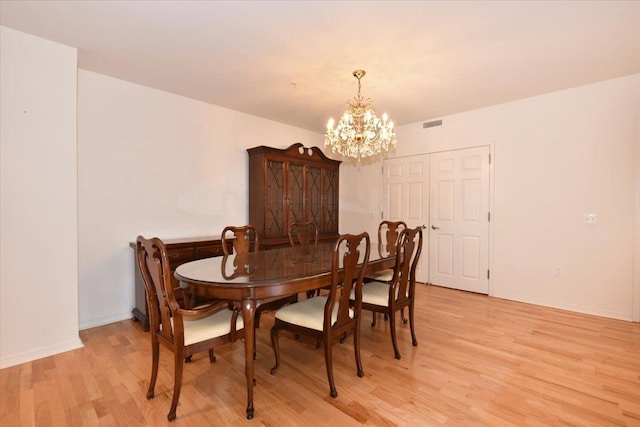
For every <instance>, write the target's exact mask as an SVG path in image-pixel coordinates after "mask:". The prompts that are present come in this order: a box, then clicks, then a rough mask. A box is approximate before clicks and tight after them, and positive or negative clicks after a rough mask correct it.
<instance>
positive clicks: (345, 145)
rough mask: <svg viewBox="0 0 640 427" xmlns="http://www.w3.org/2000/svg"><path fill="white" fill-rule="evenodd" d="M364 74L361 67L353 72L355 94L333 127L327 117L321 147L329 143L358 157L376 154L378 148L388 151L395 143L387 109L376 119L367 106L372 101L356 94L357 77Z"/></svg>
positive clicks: (376, 116)
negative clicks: (355, 83)
mask: <svg viewBox="0 0 640 427" xmlns="http://www.w3.org/2000/svg"><path fill="white" fill-rule="evenodd" d="M365 74H366V72H365V71H364V70H356V71H354V72H353V77H355V78H356V79H358V96H356V97H354V98H353V99H350V100H348V101H347V109H346V110H344V112H343V113H342V117H341V118H340V121H339V122H338V125H337V126H336V127H335V128H334V127H333V125H334V121H333V119H329V123H328V124H327V133H325V135H324V136H325V139H324V146H325V147H328V146H331V151H333V152H334V153H338V154H340V155H342V156H345V157H354V158H357V159H358V160H360V159H361V158H362V157H369V156H374V155H376V154H380V153H381V152H382V150H384V151H389V146H392V145H396V133H395V132H394V131H393V122H392V121H390V120H389V117H387V113H384V114H383V115H382V119H380V118H379V117H378V115H377V114H376V110H374V109H373V107H372V106H371V104H372V103H373V101H372V100H371V99H370V98H367V99H364V98H363V97H362V96H361V95H360V80H361V79H362V78H363V77H364V75H365Z"/></svg>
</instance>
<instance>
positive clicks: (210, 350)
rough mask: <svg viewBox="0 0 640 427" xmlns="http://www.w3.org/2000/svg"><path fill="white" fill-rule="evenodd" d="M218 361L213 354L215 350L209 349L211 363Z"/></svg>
mask: <svg viewBox="0 0 640 427" xmlns="http://www.w3.org/2000/svg"><path fill="white" fill-rule="evenodd" d="M215 361H216V355H215V354H213V348H210V349H209V363H214V362H215Z"/></svg>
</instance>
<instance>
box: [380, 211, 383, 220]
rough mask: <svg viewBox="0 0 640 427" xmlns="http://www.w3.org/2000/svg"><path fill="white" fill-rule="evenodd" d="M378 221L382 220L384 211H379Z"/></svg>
mask: <svg viewBox="0 0 640 427" xmlns="http://www.w3.org/2000/svg"><path fill="white" fill-rule="evenodd" d="M380 219H384V211H380Z"/></svg>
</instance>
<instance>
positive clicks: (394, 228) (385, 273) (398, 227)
mask: <svg viewBox="0 0 640 427" xmlns="http://www.w3.org/2000/svg"><path fill="white" fill-rule="evenodd" d="M405 228H407V224H406V223H405V222H404V221H386V220H385V221H382V222H380V225H378V244H381V245H386V248H387V250H389V249H390V247H394V248H395V246H396V243H397V242H398V237H399V236H400V233H401V232H402V230H404V229H405ZM392 278H393V268H387V269H384V270H379V271H376V272H375V273H372V274H367V275H366V276H365V282H367V281H369V280H375V281H378V282H389V281H390V280H391V279H392Z"/></svg>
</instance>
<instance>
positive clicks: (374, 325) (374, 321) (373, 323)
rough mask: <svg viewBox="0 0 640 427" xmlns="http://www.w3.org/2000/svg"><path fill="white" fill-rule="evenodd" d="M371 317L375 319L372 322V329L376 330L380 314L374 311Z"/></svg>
mask: <svg viewBox="0 0 640 427" xmlns="http://www.w3.org/2000/svg"><path fill="white" fill-rule="evenodd" d="M371 315H372V317H373V321H372V322H371V327H372V328H375V327H376V320H377V319H378V313H376V312H375V311H372V312H371Z"/></svg>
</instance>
